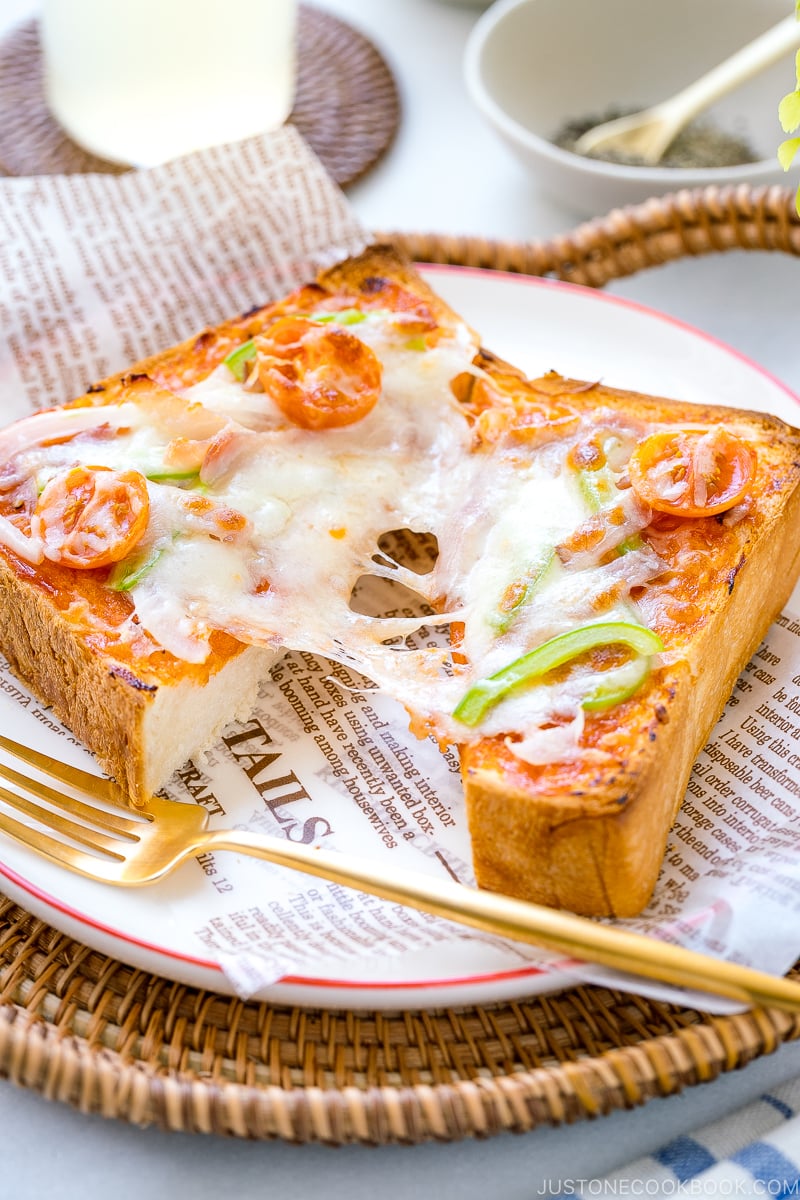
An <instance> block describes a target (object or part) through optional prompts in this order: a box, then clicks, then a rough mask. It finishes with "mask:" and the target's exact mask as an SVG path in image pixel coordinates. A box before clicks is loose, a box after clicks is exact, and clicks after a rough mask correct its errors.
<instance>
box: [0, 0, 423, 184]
mask: <svg viewBox="0 0 800 1200" xmlns="http://www.w3.org/2000/svg"><path fill="white" fill-rule="evenodd" d="M297 49H298V56H297V57H298V71H297V86H296V94H295V103H294V108H293V110H292V114H291V116H290V118H289V120H290V121H291V123H292V124H293V125H294V126H295V127H296V128H297V129H298V130H299V132H300V133H301V134H302V135H303V137H304V138H305V140H306V141H307V142H308V144H309V145H310V146H311V148H312V150H314V151H315V153H316V154H317V156H318V157H319V158H320V159H321V161H322V163H323V164H324V166H325V167H326V169H327V170H328V172H329V174H330V175H331V176H332V177H333V179H335V180H336V182H337V183H338V184H339V185H340V186H341V187H347V186H348V185H349V184H351V183H354V182H355V181H356V180H357V179H360V178H361V176H362V175H364V174H365V173H366V172H367V171H368V170H369V169H370V168H371V167H372V166H374V164H375V163H376V162H377V161H378V159H379V158H380V157H381V155H382V154H383V153H384V152H385V151H386V150H387V149H388V147H389V146H390V144H391V142H392V139H393V138H394V135H395V133H396V131H397V124H398V121H399V115H400V105H399V100H398V95H397V88H396V86H395V82H394V78H393V76H392V74H391V72H390V70H389V68H388V66H387V64H386V62H385V61H384V59H383V58H382V57H381V55H380V54H379V52H378V51H377V50H376V48H375V46H374V45H373V44H372V43H371V42H370V41H368V40H367V38H365V37H364V36H363V35H362V34H360V33H357V32H356V30H354V29H352V28H351V27H350V26H349V25H346V24H345V23H344V22H343V21H340V20H339V19H338V18H337V17H334V16H332V15H331V14H330V13H325V12H320V11H318V10H317V9H314V8H310V7H306V6H304V5H301V6H300V9H299V17H298V27H297ZM126 169H127V168H125V167H121V166H119V165H118V164H115V163H109V162H107V161H106V160H105V159H102V158H97V157H96V156H95V155H93V154H90V153H88V151H86V150H83V149H82V148H81V147H80V146H78V145H76V143H75V142H73V141H71V139H70V138H69V137H67V135H66V134H65V133H64V132H63V130H62V129H61V127H60V126H59V125H58V124H57V122H56V121H55V119H54V118H53V117H52V116H51V114H50V110H49V109H48V107H47V104H46V102H45V98H44V91H43V87H42V61H41V50H40V45H39V29H38V24H37V22H36V21H26V22H24V23H23V24H21V25H18V26H16V27H15V28H14V29H13V30H12V31H11V33H9V34H8V35H7V36H6V37H5V38H3V39H2V41H0V171H4V172H5V173H6V174H8V175H75V174H84V173H86V172H89V171H99V172H106V173H113V174H120V173H121V172H122V171H124V170H126Z"/></svg>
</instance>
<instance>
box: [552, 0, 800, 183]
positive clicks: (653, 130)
mask: <svg viewBox="0 0 800 1200" xmlns="http://www.w3.org/2000/svg"><path fill="white" fill-rule="evenodd" d="M797 47H800V21H798V20H796V19H795V18H794V17H784V19H783V20H782V21H779V22H778V24H777V25H773V27H772V28H771V29H768V30H767V32H766V33H762V34H761V36H760V37H757V38H756V39H755V40H754V41H752V42H750V43H749V44H748V45H747V46H743V47H742V49H741V50H737V51H736V53H735V54H732V55H731V57H730V58H727V59H725V61H724V62H722V63H720V64H719V66H717V67H714V68H713V69H712V70H711V71H709V72H708V73H707V74H706V75H703V76H702V77H701V78H700V79H698V80H696V81H695V82H694V83H690V84H689V86H688V87H686V88H684V89H683V90H682V91H680V92H678V93H677V95H675V96H672V97H671V98H670V99H669V100H662V101H661V103H660V104H655V105H653V106H652V107H651V108H646V109H644V110H643V111H642V112H638V113H632V114H631V115H630V116H628V117H619V118H618V119H617V120H616V121H605V122H604V123H603V124H602V125H595V127H594V129H589V130H588V131H587V132H586V133H584V134H583V135H582V136H581V137H580V138H578V141H577V142H576V143H575V150H576V152H577V153H578V154H597V153H598V152H602V153H603V154H609V153H611V154H621V155H623V156H625V157H626V158H628V157H630V158H636V159H639V160H640V161H641V162H642V163H644V164H645V165H647V166H653V165H655V164H656V163H658V162H660V161H661V159H662V157H663V156H664V153H665V152H666V150H667V149H668V147H669V146H670V145H671V143H672V142H673V141H674V140H675V138H676V137H677V135H678V134H679V133H680V131H681V130H682V129H683V128H684V127H685V126H686V125H688V124H689V122H690V121H691V120H692V119H693V118H694V117H696V116H697V114H698V113H699V112H702V111H703V109H705V108H707V107H708V106H709V105H710V104H713V103H714V101H715V100H719V99H720V97H721V96H725V95H727V94H728V92H730V91H732V90H733V89H734V88H735V87H738V85H739V84H740V83H744V82H745V81H746V80H748V79H750V78H752V76H753V75H756V74H757V73H758V72H759V71H761V70H763V69H764V68H765V67H768V66H771V65H772V63H774V62H776V61H777V60H778V59H779V58H781V57H782V56H783V55H784V54H787V53H788V51H789V50H792V49H796V48H797ZM776 105H777V99H776Z"/></svg>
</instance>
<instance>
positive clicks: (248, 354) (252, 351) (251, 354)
mask: <svg viewBox="0 0 800 1200" xmlns="http://www.w3.org/2000/svg"><path fill="white" fill-rule="evenodd" d="M255 356H256V344H255V342H254V341H253V339H252V338H251V339H250V341H249V342H242V344H241V346H237V347H236V349H235V350H231V352H230V354H228V355H226V356H225V358H223V360H222V364H223V366H225V367H227V368H228V370H229V371H230V372H231V374H232V375H233V377H234V378H235V379H238V380H239V383H244V377H245V373H246V372H245V363H249V362H250V361H251V360H252V359H254V358H255Z"/></svg>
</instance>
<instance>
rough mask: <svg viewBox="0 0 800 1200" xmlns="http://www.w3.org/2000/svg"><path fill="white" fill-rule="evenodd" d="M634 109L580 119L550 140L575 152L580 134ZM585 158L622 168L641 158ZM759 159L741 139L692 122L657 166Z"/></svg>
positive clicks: (604, 154)
mask: <svg viewBox="0 0 800 1200" xmlns="http://www.w3.org/2000/svg"><path fill="white" fill-rule="evenodd" d="M637 111H640V110H638V109H633V108H630V109H624V110H622V109H616V110H611V111H609V112H607V113H606V114H605V115H604V116H595V117H580V118H575V119H574V120H570V121H567V122H566V123H565V124H564V125H563V126H562V127H561V129H560V130H559V131H558V133H557V134H556V135H555V137H554V138H553V139H552V140H553V142H554V144H555V145H556V146H559V147H560V148H561V149H562V150H570V151H572V152H573V153H574V152H575V143H576V142H577V140H578V138H579V137H581V135H582V134H584V133H586V132H587V131H588V130H590V129H594V127H595V126H596V125H602V124H603V122H604V121H614V120H616V118H617V117H627V116H629V115H630V114H631V113H633V112H637ZM585 157H587V158H597V159H601V160H602V161H603V162H612V163H619V164H621V165H624V166H632V167H636V166H644V165H645V164H644V162H643V160H642V159H641V158H639V157H638V156H637V155H634V154H621V153H616V152H611V151H608V150H597V151H593V152H592V154H591V155H586V156H585ZM759 157H760V156H759V155H758V154H757V153H756V151H755V150H754V149H753V148H752V146H750V145H748V143H747V142H746V141H745V139H744V138H740V137H737V136H736V135H735V134H730V133H725V132H724V131H723V130H721V129H718V128H717V127H716V126H715V125H712V124H711V123H710V122H708V121H693V122H692V124H691V125H687V127H686V128H685V129H684V130H682V131H681V132H680V133H679V134H678V136H677V137H676V138H675V140H674V142H673V143H672V145H671V146H669V147H668V149H667V152H666V154H665V155H664V157H663V158H662V159H661V161H660V162H659V164H658V165H659V166H663V167H683V168H687V167H688V168H692V167H735V166H739V165H741V164H742V163H749V162H757V161H758V159H759Z"/></svg>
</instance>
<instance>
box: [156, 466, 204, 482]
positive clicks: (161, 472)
mask: <svg viewBox="0 0 800 1200" xmlns="http://www.w3.org/2000/svg"><path fill="white" fill-rule="evenodd" d="M143 474H144V476H145V478H146V479H150V480H151V481H152V482H153V483H168V482H169V481H170V480H171V479H174V480H176V481H177V482H179V483H185V482H186V480H187V479H199V478H200V472H199V471H198V470H196V469H195V470H191V471H171V470H170V469H169V467H153V469H152V470H151V471H144V472H143Z"/></svg>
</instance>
